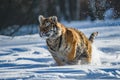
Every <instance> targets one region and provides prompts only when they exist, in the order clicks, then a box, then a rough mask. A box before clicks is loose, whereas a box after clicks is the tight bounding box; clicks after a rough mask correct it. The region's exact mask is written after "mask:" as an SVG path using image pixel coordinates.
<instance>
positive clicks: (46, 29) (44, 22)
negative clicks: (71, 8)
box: [38, 15, 62, 39]
mask: <svg viewBox="0 0 120 80" xmlns="http://www.w3.org/2000/svg"><path fill="white" fill-rule="evenodd" d="M38 20H39V23H40V25H39V35H40V37H46V38H53V39H54V38H57V37H59V36H60V35H61V31H62V30H61V29H60V28H59V27H58V26H57V22H58V21H57V17H56V16H52V17H48V18H45V17H43V16H42V15H40V16H39V18H38Z"/></svg>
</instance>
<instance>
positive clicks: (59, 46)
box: [58, 35, 62, 48]
mask: <svg viewBox="0 0 120 80" xmlns="http://www.w3.org/2000/svg"><path fill="white" fill-rule="evenodd" d="M61 43H62V35H61V36H60V42H59V46H58V47H59V48H60V47H61Z"/></svg>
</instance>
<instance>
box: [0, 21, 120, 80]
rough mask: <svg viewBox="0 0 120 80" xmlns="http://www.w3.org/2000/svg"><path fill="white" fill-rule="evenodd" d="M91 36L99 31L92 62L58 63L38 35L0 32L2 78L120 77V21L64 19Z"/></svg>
mask: <svg viewBox="0 0 120 80" xmlns="http://www.w3.org/2000/svg"><path fill="white" fill-rule="evenodd" d="M63 24H65V25H66V26H71V27H75V28H77V29H79V30H81V31H82V32H84V33H85V34H86V35H87V37H89V35H90V34H91V33H92V32H94V31H98V32H99V35H98V36H97V37H96V39H95V42H94V44H93V55H92V63H91V64H89V65H66V66H56V64H55V62H54V60H53V59H52V56H51V54H50V53H49V52H48V50H47V47H46V43H45V40H44V39H41V38H40V37H39V35H38V34H34V35H25V36H17V37H14V38H12V37H8V36H2V35H0V80H4V79H5V80H15V79H18V80H80V79H91V80H92V79H120V21H119V20H118V21H95V22H89V21H88V22H77V21H73V22H71V23H67V22H63Z"/></svg>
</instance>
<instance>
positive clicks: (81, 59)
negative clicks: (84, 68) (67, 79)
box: [38, 15, 98, 65]
mask: <svg viewBox="0 0 120 80" xmlns="http://www.w3.org/2000/svg"><path fill="white" fill-rule="evenodd" d="M39 23H40V25H39V28H38V29H39V35H40V37H45V38H46V43H47V47H48V50H49V52H50V53H51V55H52V57H53V58H54V60H55V61H56V63H57V64H58V65H67V64H68V65H69V64H70V65H75V64H88V63H90V62H91V56H92V43H93V40H94V38H95V36H97V35H98V32H94V33H92V34H91V36H90V38H89V39H88V38H87V37H86V36H85V35H84V34H83V33H82V32H81V31H78V30H76V29H74V28H67V27H65V26H64V25H63V24H61V23H60V22H58V20H57V17H56V16H51V17H48V18H45V17H43V16H42V15H40V16H39Z"/></svg>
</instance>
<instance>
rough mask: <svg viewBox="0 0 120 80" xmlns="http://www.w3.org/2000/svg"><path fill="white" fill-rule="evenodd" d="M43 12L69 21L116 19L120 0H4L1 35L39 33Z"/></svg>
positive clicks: (0, 6)
mask: <svg viewBox="0 0 120 80" xmlns="http://www.w3.org/2000/svg"><path fill="white" fill-rule="evenodd" d="M39 15H43V16H45V17H49V16H53V15H54V16H57V17H58V19H59V21H67V22H71V21H88V20H89V21H95V20H116V19H119V18H120V0H0V35H7V36H16V35H25V34H34V33H37V26H38V24H39V22H38V16H39ZM18 32H19V33H18Z"/></svg>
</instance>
